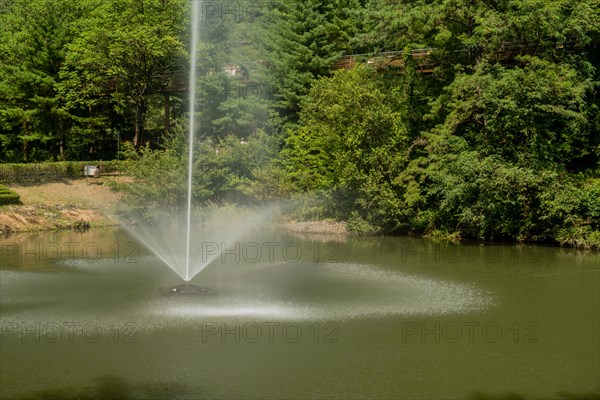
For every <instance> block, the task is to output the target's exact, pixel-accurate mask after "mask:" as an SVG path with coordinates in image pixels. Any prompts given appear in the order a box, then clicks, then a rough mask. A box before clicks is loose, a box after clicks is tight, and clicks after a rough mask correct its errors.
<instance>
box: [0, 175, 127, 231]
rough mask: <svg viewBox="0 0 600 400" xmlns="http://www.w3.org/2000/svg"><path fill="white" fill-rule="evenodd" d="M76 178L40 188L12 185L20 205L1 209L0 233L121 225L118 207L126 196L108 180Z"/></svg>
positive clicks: (0, 207) (37, 185)
mask: <svg viewBox="0 0 600 400" xmlns="http://www.w3.org/2000/svg"><path fill="white" fill-rule="evenodd" d="M107 179H113V178H100V179H99V180H94V179H74V180H65V181H62V182H51V183H42V184H36V185H27V186H25V185H11V186H10V187H9V188H10V190H11V191H13V192H15V193H17V194H19V195H20V204H11V205H2V206H0V232H1V233H10V232H30V231H41V230H52V229H86V228H89V227H97V226H110V225H116V224H117V223H118V221H117V218H116V217H115V216H114V214H115V207H116V205H117V204H118V203H119V202H120V201H121V198H122V195H121V194H120V193H116V192H114V191H112V190H110V189H109V187H108V186H107V185H106V184H105V183H106V182H105V180H107Z"/></svg>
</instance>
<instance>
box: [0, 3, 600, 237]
mask: <svg viewBox="0 0 600 400" xmlns="http://www.w3.org/2000/svg"><path fill="white" fill-rule="evenodd" d="M225 3H227V2H225ZM225 3H213V2H204V3H202V7H203V9H202V24H201V42H200V43H199V45H198V52H199V54H200V57H199V58H198V60H197V61H198V74H197V75H198V84H197V88H196V89H197V91H198V93H199V98H198V105H197V109H196V113H197V120H198V121H199V128H198V133H199V135H198V136H199V142H198V145H197V146H196V155H197V157H196V158H195V160H196V161H195V165H194V173H195V176H194V180H195V182H196V184H195V187H194V198H195V200H196V201H197V202H221V201H239V202H254V201H259V200H273V199H278V198H282V197H287V196H290V195H292V196H294V195H298V194H308V195H310V196H309V197H310V198H311V199H318V201H317V203H315V202H314V201H312V200H311V203H310V204H311V205H310V207H307V209H308V208H310V211H309V212H307V213H306V214H307V216H313V217H314V216H317V217H333V218H338V219H342V220H346V221H348V222H349V226H350V227H351V228H352V229H356V230H361V231H369V232H382V233H403V234H404V233H415V234H426V235H435V236H451V237H463V238H473V239H483V240H527V241H550V242H553V241H554V242H559V243H563V244H569V245H574V246H579V247H595V248H600V211H599V210H600V200H599V199H600V184H599V182H600V112H599V107H600V98H599V96H598V87H599V83H600V79H599V76H600V75H599V74H600V71H599V69H598V68H599V67H600V59H599V56H598V55H599V54H600V4H599V2H598V0H499V1H464V0H433V1H431V0H428V1H408V0H399V1H388V0H325V1H316V0H315V1H313V0H309V1H300V0H289V1H276V2H267V3H260V4H258V3H257V4H254V3H252V4H245V3H244V4H237V3H236V4H235V5H232V6H230V5H228V4H225ZM1 4H2V5H3V6H2V7H3V9H2V10H0V149H1V152H0V161H2V162H9V161H10V162H21V161H37V160H48V159H60V158H62V159H102V158H115V156H116V154H117V141H118V139H119V135H120V139H122V140H125V141H127V142H129V143H130V147H128V148H127V151H126V152H125V153H126V154H125V155H126V156H127V157H128V158H129V160H130V161H128V169H129V171H130V174H131V175H132V176H133V178H134V182H133V183H131V184H129V185H124V186H123V187H122V189H123V190H126V191H128V193H129V194H130V200H131V202H132V204H134V205H135V207H147V209H150V208H151V207H149V206H155V205H159V204H160V205H164V204H168V205H170V206H172V207H181V206H182V204H183V199H184V197H185V190H184V187H185V158H184V157H185V155H186V147H187V146H186V140H185V139H184V138H183V136H184V135H183V131H184V130H185V124H184V123H183V121H184V119H183V117H184V116H185V113H186V110H187V106H186V102H187V100H188V99H187V98H186V95H187V93H186V90H183V91H179V92H177V93H174V92H173V93H172V92H169V93H170V94H169V96H170V98H169V99H170V103H169V104H170V108H169V111H170V113H171V121H172V123H171V127H170V128H169V127H168V126H167V124H166V123H164V117H165V107H164V101H165V93H166V92H168V90H167V89H169V90H171V89H172V88H176V87H178V86H181V85H184V86H185V82H182V78H181V77H182V76H183V77H185V75H186V68H187V67H186V64H187V59H188V57H189V55H188V52H187V50H186V49H187V48H188V45H187V43H189V37H188V36H189V33H188V29H187V24H188V21H189V10H188V8H189V4H188V2H187V1H182V0H167V1H165V0H136V1H121V0H119V1H116V0H85V1H70V0H67V1H60V2H58V1H56V0H30V1H28V2H24V1H23V0H11V1H6V2H3V3H1ZM386 52H393V53H386ZM343 54H359V55H357V56H355V57H354V59H353V60H354V61H355V63H356V64H357V66H355V67H354V68H352V69H348V70H338V71H336V70H334V66H335V63H336V62H337V61H339V60H340V58H341V57H342V55H343ZM184 81H185V79H184ZM168 128H169V129H168ZM126 147H127V146H126ZM154 209H158V208H157V207H154Z"/></svg>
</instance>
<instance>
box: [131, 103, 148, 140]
mask: <svg viewBox="0 0 600 400" xmlns="http://www.w3.org/2000/svg"><path fill="white" fill-rule="evenodd" d="M145 115H146V101H145V100H144V99H140V100H138V102H137V105H136V108H135V136H134V138H133V147H135V148H136V149H137V148H139V147H140V146H141V145H142V143H143V141H144V117H145Z"/></svg>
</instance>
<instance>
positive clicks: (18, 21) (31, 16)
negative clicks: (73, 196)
mask: <svg viewBox="0 0 600 400" xmlns="http://www.w3.org/2000/svg"><path fill="white" fill-rule="evenodd" d="M85 9H86V4H85V3H80V2H77V1H70V0H67V1H55V0H34V1H27V2H25V1H21V0H16V1H14V2H11V3H9V5H8V6H7V8H6V9H5V10H4V12H2V13H0V145H1V146H2V147H3V148H4V151H3V153H4V154H5V156H6V157H8V158H9V159H12V160H13V161H21V160H29V159H36V158H46V157H48V156H50V157H52V158H53V159H54V160H56V159H57V158H59V157H60V158H62V159H64V158H65V151H66V146H67V138H68V136H69V134H70V132H71V128H72V125H73V123H74V116H73V115H71V114H70V112H69V110H68V109H67V108H66V107H65V102H64V99H63V98H62V97H61V96H60V94H59V90H58V87H59V85H60V71H61V69H62V68H63V65H64V62H65V58H66V52H67V46H68V45H69V44H70V43H71V41H72V40H73V38H74V36H75V34H76V32H75V27H74V24H75V21H77V19H78V18H79V17H80V16H81V15H82V14H83V13H84V12H85ZM20 146H22V148H21V149H19V147H20ZM40 148H46V149H49V151H48V152H46V150H41V154H40V155H39V156H38V155H35V154H32V152H34V151H40V150H38V149H40ZM21 151H22V154H23V156H22V157H23V158H21V157H20V156H19V154H21Z"/></svg>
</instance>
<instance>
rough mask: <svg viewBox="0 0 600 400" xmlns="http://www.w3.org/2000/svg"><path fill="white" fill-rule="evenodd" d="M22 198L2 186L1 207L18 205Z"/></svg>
mask: <svg viewBox="0 0 600 400" xmlns="http://www.w3.org/2000/svg"><path fill="white" fill-rule="evenodd" d="M20 198H21V196H20V195H19V194H17V193H15V192H13V191H11V190H10V189H9V188H7V187H6V186H4V185H0V205H4V204H18V203H19V202H20V200H19V199H20Z"/></svg>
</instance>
